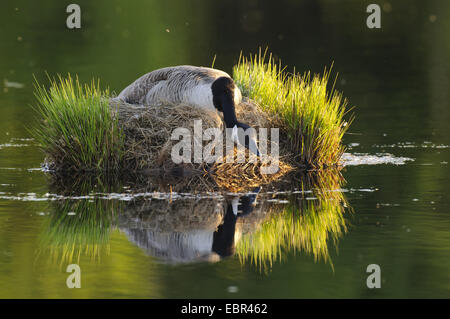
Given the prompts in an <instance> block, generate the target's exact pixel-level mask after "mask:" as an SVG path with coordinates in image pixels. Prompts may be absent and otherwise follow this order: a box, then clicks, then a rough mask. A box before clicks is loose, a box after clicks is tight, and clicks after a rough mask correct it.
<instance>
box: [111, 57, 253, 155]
mask: <svg viewBox="0 0 450 319" xmlns="http://www.w3.org/2000/svg"><path fill="white" fill-rule="evenodd" d="M118 98H119V99H120V100H123V101H125V102H127V103H130V104H147V105H158V104H160V103H164V102H166V103H167V102H168V103H172V104H181V103H183V104H188V105H192V106H195V107H199V108H205V109H209V110H216V111H219V112H222V113H223V119H224V122H225V125H226V127H227V128H232V129H233V130H232V139H233V141H234V142H239V143H240V144H242V145H244V146H245V147H246V148H248V149H249V150H250V151H252V152H253V153H255V154H256V155H258V156H259V155H260V153H259V150H258V147H257V144H256V140H255V137H254V135H253V134H251V132H250V131H251V130H249V131H247V133H250V134H243V133H244V132H243V131H246V130H247V129H249V128H250V126H248V125H247V124H245V123H241V122H239V121H238V120H237V118H236V111H235V105H236V104H239V103H240V102H241V100H242V95H241V91H240V90H239V88H238V87H237V86H236V85H235V84H234V81H233V79H232V78H231V77H230V76H229V75H228V74H227V73H225V72H223V71H220V70H216V69H212V68H206V67H196V66H190V65H180V66H173V67H166V68H162V69H158V70H154V71H152V72H150V73H147V74H145V75H143V76H141V77H140V78H138V79H137V80H136V81H134V82H133V83H131V84H130V85H129V86H128V87H126V88H125V89H124V90H123V91H122V92H120V94H119V96H118ZM238 128H242V129H243V130H238Z"/></svg>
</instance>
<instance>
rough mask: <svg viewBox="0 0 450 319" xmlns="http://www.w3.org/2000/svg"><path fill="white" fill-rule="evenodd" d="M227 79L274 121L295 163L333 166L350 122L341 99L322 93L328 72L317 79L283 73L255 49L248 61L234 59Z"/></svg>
mask: <svg viewBox="0 0 450 319" xmlns="http://www.w3.org/2000/svg"><path fill="white" fill-rule="evenodd" d="M233 78H234V80H235V82H236V84H237V85H238V86H239V88H240V89H241V91H242V93H243V95H244V96H248V97H249V98H251V99H253V100H255V101H256V102H257V103H258V104H259V105H260V106H261V107H262V108H263V110H264V111H266V112H268V113H269V114H271V115H272V116H273V117H275V118H277V119H278V120H279V124H280V126H281V127H280V129H283V130H285V132H286V134H287V136H288V138H289V149H290V151H291V152H293V153H294V154H293V155H294V156H295V158H296V161H297V162H298V163H299V164H302V165H306V166H308V167H313V168H321V167H324V166H333V165H336V164H338V163H339V159H340V157H341V155H342V153H343V152H344V146H343V144H342V138H343V136H344V133H345V132H346V130H347V128H348V126H349V123H350V122H351V120H352V117H350V119H349V120H348V122H346V121H345V120H344V115H345V114H346V107H347V101H346V99H344V98H343V97H342V94H341V93H339V92H337V91H335V90H334V86H333V87H332V88H331V89H330V90H328V89H327V86H328V82H329V78H330V71H329V70H328V71H327V70H326V69H325V71H324V74H323V75H322V76H320V75H313V76H312V75H311V74H310V73H309V72H307V73H304V74H303V75H300V74H297V73H295V74H288V73H287V72H286V71H285V69H284V68H283V67H282V66H281V64H276V63H275V62H274V60H273V58H272V55H271V54H269V55H267V54H266V53H262V52H261V50H260V52H259V54H257V55H253V56H250V57H249V58H246V57H243V56H242V55H241V56H240V58H239V63H238V64H237V65H235V66H234V68H233Z"/></svg>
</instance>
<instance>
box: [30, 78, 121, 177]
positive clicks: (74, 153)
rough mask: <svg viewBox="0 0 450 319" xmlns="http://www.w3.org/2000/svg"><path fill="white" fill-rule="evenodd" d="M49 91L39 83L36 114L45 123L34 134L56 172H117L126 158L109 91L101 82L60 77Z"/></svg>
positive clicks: (36, 92) (32, 131) (36, 89)
mask: <svg viewBox="0 0 450 319" xmlns="http://www.w3.org/2000/svg"><path fill="white" fill-rule="evenodd" d="M49 80H50V88H49V89H48V90H47V89H46V88H45V87H44V86H42V85H40V84H39V83H37V81H36V83H35V96H36V98H37V101H38V106H37V107H36V111H37V112H38V114H39V116H40V117H41V120H40V121H39V124H38V125H37V126H36V127H34V128H32V129H31V133H32V134H33V136H34V137H35V139H36V140H37V142H38V143H39V144H40V146H41V148H42V150H43V151H44V152H45V154H46V155H47V162H51V163H52V164H53V165H54V168H55V169H65V170H78V171H83V170H86V171H90V170H111V169H117V168H118V167H119V165H120V161H121V158H122V155H123V150H124V145H123V144H124V142H123V134H122V133H121V130H120V129H119V126H118V119H117V117H116V116H115V115H114V112H112V111H111V109H110V106H109V102H108V96H109V90H108V89H106V90H101V89H100V86H99V82H98V81H97V83H96V82H95V81H94V80H92V81H91V83H90V84H85V85H82V84H80V82H79V80H78V77H76V78H75V79H72V77H71V76H70V74H69V75H68V76H67V78H62V77H61V76H58V78H57V79H51V78H49Z"/></svg>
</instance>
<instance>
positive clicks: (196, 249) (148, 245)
mask: <svg viewBox="0 0 450 319" xmlns="http://www.w3.org/2000/svg"><path fill="white" fill-rule="evenodd" d="M257 191H259V189H257ZM255 197H256V194H250V195H247V196H242V197H241V199H240V203H239V204H238V205H237V206H235V205H233V201H234V202H235V200H233V201H231V202H227V203H226V211H225V214H224V215H222V216H223V222H222V224H220V225H219V226H218V227H217V229H214V228H203V229H195V228H192V229H190V230H187V231H158V230H156V229H148V228H144V227H137V224H134V226H132V227H130V226H129V225H127V226H121V227H120V229H121V230H122V231H123V232H124V233H125V234H126V235H127V237H128V239H129V240H130V241H132V242H133V243H135V244H136V245H137V246H139V247H141V248H143V249H144V250H145V251H146V252H147V253H148V254H149V255H152V256H155V257H158V258H160V259H162V260H164V261H166V262H171V263H184V262H193V261H200V260H210V261H214V260H218V259H220V257H227V256H230V255H232V254H233V252H234V244H235V232H236V221H237V219H238V218H239V217H240V216H243V215H246V214H249V213H251V211H252V210H253V208H254V206H253V203H254V200H255ZM236 208H237V209H236ZM174 213H176V212H174ZM216 213H217V212H216ZM135 222H136V221H135Z"/></svg>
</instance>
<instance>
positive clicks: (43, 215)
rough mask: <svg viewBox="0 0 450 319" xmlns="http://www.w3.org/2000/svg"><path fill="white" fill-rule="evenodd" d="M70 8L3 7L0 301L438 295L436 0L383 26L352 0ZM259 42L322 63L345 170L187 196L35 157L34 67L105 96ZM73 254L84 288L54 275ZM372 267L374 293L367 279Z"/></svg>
mask: <svg viewBox="0 0 450 319" xmlns="http://www.w3.org/2000/svg"><path fill="white" fill-rule="evenodd" d="M69 3H70V2H67V3H66V2H64V1H63V2H57V1H39V2H38V1H36V2H30V1H8V0H7V1H3V2H2V10H1V11H0V40H1V41H0V48H1V50H0V88H1V91H0V297H1V298H7V297H10V298H20V297H25V298H55V297H56V298H72V297H75V298H76V297H82V298H108V297H137V298H170V297H174V298H188V297H189V298H197V297H200V298H201V297H204V298H216V297H218V298H228V297H245V298H263V297H266V298H283V297H286V298H317V297H326V298H393V297H396V298H414V297H425V298H431V297H434V298H442V297H446V298H448V297H450V272H449V269H450V232H449V230H450V215H449V214H450V199H449V198H450V197H449V195H448V185H449V183H450V173H449V165H448V162H449V161H450V139H449V137H448V135H449V133H450V128H449V120H450V108H449V101H448V100H449V99H448V97H449V93H448V92H449V88H450V82H449V75H450V65H449V61H450V19H449V14H450V3H449V2H448V1H444V0H442V1H427V2H424V1H406V0H405V1H390V2H388V1H382V2H380V5H381V6H382V28H381V29H379V30H370V29H368V28H367V27H366V24H365V19H366V16H367V13H366V10H365V9H366V6H367V4H368V3H370V2H368V1H359V0H358V1H357V0H354V1H345V2H344V3H341V2H337V1H325V0H324V1H287V0H286V1H272V2H269V1H257V0H255V1H239V2H238V1H236V2H231V3H230V2H226V3H225V2H223V3H222V4H219V3H216V2H213V1H194V2H192V3H191V4H188V2H185V1H171V2H165V1H149V2H144V1H126V4H125V1H124V2H120V1H95V4H94V3H93V2H92V1H78V3H79V4H80V5H81V7H82V28H81V30H68V29H67V28H66V27H65V19H66V16H67V15H66V13H65V7H66V5H68V4H69ZM266 45H268V46H269V49H270V50H271V51H272V52H273V53H274V54H275V55H276V56H277V57H279V58H281V59H282V61H283V63H284V64H287V65H288V68H289V70H292V69H293V68H294V67H295V69H296V70H297V71H303V70H305V71H306V70H311V71H313V72H321V71H322V70H323V68H324V67H325V66H329V65H330V64H331V63H332V62H333V61H334V66H333V70H334V71H335V72H339V78H338V81H337V84H336V87H337V89H339V90H341V91H343V93H344V95H345V96H346V97H347V98H348V99H349V102H350V105H352V106H353V105H354V106H356V107H355V109H354V110H353V111H354V113H355V117H356V119H355V121H354V122H353V124H352V126H351V129H350V130H349V134H347V135H346V136H345V141H344V142H345V144H346V145H348V146H349V147H348V154H346V156H345V158H346V161H347V164H348V165H347V166H346V167H345V168H344V170H343V171H342V172H341V173H342V176H343V177H342V178H340V177H339V176H337V175H335V174H333V173H332V172H325V173H323V174H321V175H320V176H315V177H312V181H311V176H310V178H307V177H298V178H299V180H298V181H296V182H292V183H291V184H290V186H289V187H286V186H284V187H281V186H280V187H279V188H275V189H274V188H273V187H263V188H262V189H261V190H260V193H259V194H258V195H257V196H256V195H255V194H250V195H248V194H247V195H245V194H241V195H239V196H237V195H233V194H209V193H208V194H205V193H201V194H197V195H192V194H188V193H172V194H168V193H166V191H165V190H164V189H163V188H161V189H160V188H159V186H158V185H159V184H157V183H153V182H151V181H149V182H148V183H149V184H150V188H148V187H147V188H146V189H145V190H136V189H135V186H136V185H135V184H134V183H133V182H132V181H131V182H130V181H126V182H123V181H121V182H117V181H110V180H106V181H105V180H95V179H93V180H89V179H84V180H82V181H81V182H80V181H75V180H74V181H72V182H67V181H66V182H62V183H59V184H58V183H57V182H54V181H52V180H51V178H50V177H49V176H48V174H46V173H44V172H42V171H41V170H40V169H39V167H40V164H41V163H42V161H43V155H42V153H40V151H39V150H38V148H37V146H36V145H35V143H34V141H33V140H30V134H29V133H28V131H27V130H26V127H29V126H31V125H32V124H33V122H34V121H35V114H34V113H33V111H32V108H31V107H30V105H32V104H33V103H34V101H35V100H34V97H33V84H32V83H33V74H34V75H35V76H36V78H37V79H38V80H39V81H44V80H45V72H46V71H47V72H48V73H49V74H52V75H53V74H56V73H61V74H66V73H67V72H70V73H71V74H78V75H79V77H80V79H81V80H82V81H89V80H90V79H91V78H92V77H96V78H100V79H101V83H102V84H103V85H104V86H109V87H110V89H111V90H113V91H116V92H118V91H120V90H121V89H122V88H123V87H124V86H126V85H128V84H129V83H130V82H131V81H133V80H134V79H136V78H137V77H138V76H139V75H141V74H143V73H146V72H148V71H150V70H153V69H156V68H159V67H164V66H168V65H177V64H193V65H206V66H209V65H211V62H212V60H213V58H214V55H216V63H215V67H216V68H220V69H224V70H225V71H227V72H231V68H232V66H233V64H234V63H236V62H237V59H238V57H239V53H240V51H241V50H242V51H243V53H244V54H249V53H252V52H256V50H257V49H258V47H259V46H263V47H265V46H266ZM144 179H145V178H144ZM302 181H303V182H304V183H305V185H306V187H305V189H304V190H303V191H300V189H301V187H300V183H301V182H302ZM136 193H137V194H136ZM255 196H256V206H255V208H254V209H253V211H251V212H249V213H248V214H247V215H242V213H241V214H240V215H239V217H238V218H235V217H234V214H233V213H232V212H233V211H232V208H233V205H235V204H236V203H238V202H239V209H240V210H243V211H244V212H245V211H246V210H248V208H249V207H250V206H249V205H248V203H250V202H253V200H254V197H255ZM230 212H231V213H230ZM241 215H242V216H241ZM227 254H231V256H229V257H222V258H221V257H220V255H227ZM69 263H77V264H79V265H80V267H81V271H82V277H81V278H82V279H81V285H82V288H81V289H68V288H67V286H66V279H67V276H68V273H66V272H65V270H66V267H67V265H68V264H69ZM369 264H378V265H379V266H380V267H381V278H382V283H381V288H380V289H368V288H367V286H366V279H367V276H368V275H369V274H368V273H366V268H367V266H368V265H369Z"/></svg>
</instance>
